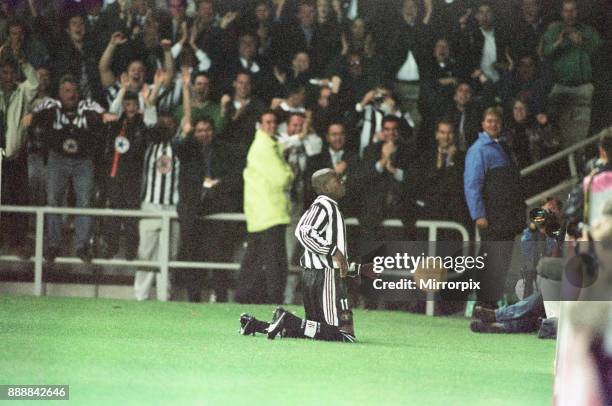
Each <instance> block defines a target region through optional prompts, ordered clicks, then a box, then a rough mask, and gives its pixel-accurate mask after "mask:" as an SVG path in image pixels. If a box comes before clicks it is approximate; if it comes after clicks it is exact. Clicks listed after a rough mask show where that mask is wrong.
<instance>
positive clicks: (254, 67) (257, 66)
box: [240, 58, 260, 73]
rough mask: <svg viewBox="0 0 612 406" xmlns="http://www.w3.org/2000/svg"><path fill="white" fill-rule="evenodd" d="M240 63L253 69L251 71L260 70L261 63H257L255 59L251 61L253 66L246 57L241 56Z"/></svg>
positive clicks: (246, 67) (245, 67) (248, 68)
mask: <svg viewBox="0 0 612 406" xmlns="http://www.w3.org/2000/svg"><path fill="white" fill-rule="evenodd" d="M240 64H241V65H242V67H243V68H244V69H247V70H249V71H251V73H257V72H259V71H260V68H259V65H257V62H255V61H253V62H251V67H249V61H247V60H246V59H244V58H240Z"/></svg>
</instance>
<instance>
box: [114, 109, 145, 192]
mask: <svg viewBox="0 0 612 406" xmlns="http://www.w3.org/2000/svg"><path fill="white" fill-rule="evenodd" d="M125 120H127V117H126V116H125V113H123V114H122V115H121V117H120V118H119V120H118V121H116V122H114V123H112V124H111V125H110V128H109V131H108V132H107V138H106V148H105V166H104V173H105V177H106V178H107V179H109V180H110V178H114V179H115V180H117V181H120V182H128V183H131V184H136V185H140V178H141V174H142V165H143V160H144V152H145V149H146V142H147V134H148V131H147V127H146V126H145V124H144V121H143V118H142V114H137V115H136V116H135V117H134V118H133V119H132V120H131V121H128V122H127V126H126V129H125V131H123V125H124V122H125ZM121 136H122V137H124V138H125V139H121V138H120V137H121ZM115 160H116V171H115V176H111V174H112V172H113V166H114V165H115ZM137 192H138V191H137Z"/></svg>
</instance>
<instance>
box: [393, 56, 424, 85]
mask: <svg viewBox="0 0 612 406" xmlns="http://www.w3.org/2000/svg"><path fill="white" fill-rule="evenodd" d="M395 78H396V79H397V80H405V81H413V80H419V66H418V65H417V63H416V59H414V55H413V54H412V51H408V56H406V60H405V61H404V64H403V65H402V67H401V68H400V70H399V71H398V72H397V76H395Z"/></svg>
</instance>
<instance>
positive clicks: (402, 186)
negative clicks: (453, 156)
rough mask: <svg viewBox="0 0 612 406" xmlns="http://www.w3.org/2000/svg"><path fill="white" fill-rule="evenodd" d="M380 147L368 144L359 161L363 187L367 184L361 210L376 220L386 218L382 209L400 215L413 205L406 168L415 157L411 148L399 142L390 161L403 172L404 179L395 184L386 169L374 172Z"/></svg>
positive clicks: (381, 144)
mask: <svg viewBox="0 0 612 406" xmlns="http://www.w3.org/2000/svg"><path fill="white" fill-rule="evenodd" d="M383 144H384V142H382V141H380V142H377V143H375V144H370V145H369V146H368V147H367V148H366V149H365V150H364V154H363V160H362V162H361V168H362V174H361V176H362V177H363V182H364V185H367V192H364V193H363V195H362V203H363V207H364V210H365V213H366V216H369V217H371V218H374V217H379V218H380V220H382V219H384V217H385V216H384V213H383V208H384V207H387V208H390V209H392V210H393V211H395V212H397V213H399V214H402V212H405V211H406V210H405V209H406V207H408V205H410V206H412V203H413V200H414V199H412V197H411V196H410V199H409V196H408V177H409V176H408V175H409V168H410V163H411V162H412V161H413V159H414V157H415V154H414V150H413V148H412V147H410V145H409V144H406V143H399V144H398V148H397V151H396V152H395V153H394V154H393V156H392V158H391V159H392V162H393V163H394V165H395V167H396V168H399V169H401V170H402V171H403V172H404V179H403V180H402V181H398V180H396V179H395V178H394V177H393V175H391V174H390V173H389V172H387V171H386V170H383V172H382V173H379V172H378V171H377V170H376V162H377V161H378V160H379V159H380V155H381V151H382V147H383ZM376 222H378V221H376Z"/></svg>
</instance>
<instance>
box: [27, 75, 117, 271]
mask: <svg viewBox="0 0 612 406" xmlns="http://www.w3.org/2000/svg"><path fill="white" fill-rule="evenodd" d="M33 113H34V117H33V123H35V124H37V125H41V126H43V128H45V132H46V133H47V134H48V136H47V138H46V141H47V148H48V149H49V160H48V164H47V170H48V178H47V198H48V202H47V204H48V205H49V206H54V207H61V206H64V205H65V204H66V195H67V194H68V187H69V185H71V184H72V186H73V188H74V194H75V197H76V207H85V208H86V207H90V205H91V199H92V194H93V190H94V158H95V157H96V156H97V154H99V153H100V149H101V147H102V145H100V144H101V143H100V141H101V137H100V136H99V134H100V133H101V131H102V128H101V124H102V123H103V122H110V121H114V120H116V119H117V117H116V116H113V115H111V114H108V113H106V112H105V110H104V109H103V108H102V107H101V106H100V105H99V104H98V103H96V102H94V101H92V100H89V99H83V98H81V93H80V90H79V84H78V82H77V80H76V79H75V78H73V77H72V76H69V75H67V76H64V77H63V78H62V80H60V88H59V100H55V99H50V100H48V101H47V102H45V103H43V104H41V105H39V106H38V107H37V108H35V109H34V111H33ZM47 223H48V233H49V234H48V235H49V246H48V248H47V252H46V254H45V258H46V259H47V261H49V262H53V261H54V260H55V258H56V257H57V256H58V255H59V254H60V250H61V247H62V246H63V242H62V216H61V215H59V214H51V215H49V216H48V217H47ZM74 223H75V230H76V235H75V239H74V248H75V250H76V254H77V256H78V257H79V258H80V259H81V260H83V261H84V262H90V261H91V252H90V248H89V238H90V227H91V218H90V217H88V216H76V218H75V221H74Z"/></svg>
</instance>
